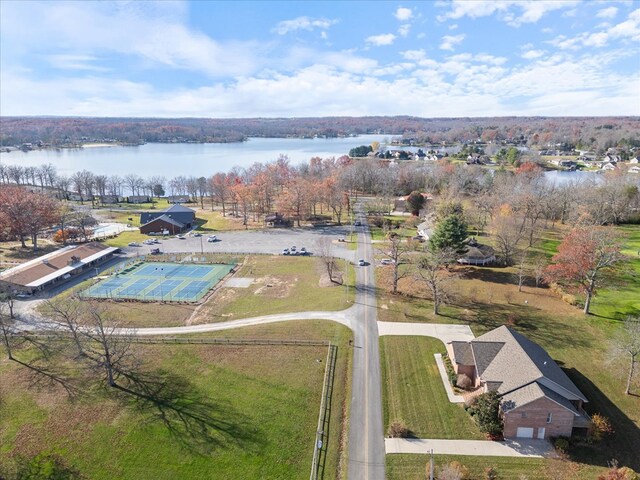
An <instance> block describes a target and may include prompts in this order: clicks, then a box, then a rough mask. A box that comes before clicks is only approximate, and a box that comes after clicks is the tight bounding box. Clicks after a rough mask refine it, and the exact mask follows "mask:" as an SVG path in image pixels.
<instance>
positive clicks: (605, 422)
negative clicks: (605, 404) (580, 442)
mask: <svg viewBox="0 0 640 480" xmlns="http://www.w3.org/2000/svg"><path fill="white" fill-rule="evenodd" d="M612 433H614V430H613V426H612V425H611V421H609V419H608V418H607V417H605V416H603V415H600V414H599V413H594V414H593V415H592V416H591V433H590V434H589V440H591V441H594V442H599V441H601V440H602V439H603V438H604V437H606V436H607V435H611V434H612Z"/></svg>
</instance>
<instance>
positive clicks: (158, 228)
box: [140, 215, 185, 235]
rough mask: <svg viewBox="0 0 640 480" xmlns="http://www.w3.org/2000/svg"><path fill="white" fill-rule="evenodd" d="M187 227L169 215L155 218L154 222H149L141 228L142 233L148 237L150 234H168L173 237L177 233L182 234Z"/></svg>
mask: <svg viewBox="0 0 640 480" xmlns="http://www.w3.org/2000/svg"><path fill="white" fill-rule="evenodd" d="M184 228H185V226H184V224H183V223H180V222H178V221H177V220H174V219H172V218H171V217H170V216H168V215H160V216H159V217H156V218H154V219H153V220H150V221H148V222H147V223H145V224H144V225H141V226H140V233H146V234H147V235H148V234H150V233H165V232H166V233H167V234H171V235H175V234H177V233H180V232H182V230H184Z"/></svg>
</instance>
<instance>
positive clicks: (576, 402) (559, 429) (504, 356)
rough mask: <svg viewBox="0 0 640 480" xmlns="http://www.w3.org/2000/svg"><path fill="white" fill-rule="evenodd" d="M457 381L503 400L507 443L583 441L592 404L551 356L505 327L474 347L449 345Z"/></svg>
mask: <svg viewBox="0 0 640 480" xmlns="http://www.w3.org/2000/svg"><path fill="white" fill-rule="evenodd" d="M446 348H447V353H448V355H449V358H450V359H451V363H452V365H453V369H454V371H455V372H456V374H458V375H462V374H464V375H466V376H467V377H469V379H471V382H472V384H473V385H475V387H476V388H478V389H480V391H482V392H489V391H497V392H498V393H499V394H500V397H501V401H500V415H501V416H502V419H503V421H504V436H505V438H539V439H548V438H552V437H559V436H566V437H570V436H573V435H578V436H584V435H586V434H587V433H588V431H589V429H590V427H591V419H590V418H589V416H588V415H587V413H586V412H585V411H584V409H583V408H582V407H583V405H584V404H585V403H587V402H588V400H587V398H586V397H585V396H584V395H583V393H582V392H581V391H580V390H579V389H578V387H576V386H575V385H574V383H573V382H572V381H571V380H570V379H569V377H568V376H567V375H566V374H565V373H564V372H563V371H562V369H561V368H560V367H559V366H558V364H557V363H556V362H554V361H553V359H552V358H551V357H550V356H549V354H548V353H547V352H546V351H545V350H544V349H543V348H542V347H541V346H540V345H538V344H537V343H535V342H533V341H531V340H529V339H528V338H527V337H525V336H524V335H522V334H520V333H518V332H516V331H515V330H513V329H511V328H509V327H507V326H501V327H498V328H496V329H494V330H491V331H490V332H487V333H485V334H484V335H481V336H479V337H477V338H475V339H473V340H471V341H470V342H461V341H452V342H449V343H447V346H446Z"/></svg>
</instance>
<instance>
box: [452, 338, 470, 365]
mask: <svg viewBox="0 0 640 480" xmlns="http://www.w3.org/2000/svg"><path fill="white" fill-rule="evenodd" d="M451 348H453V356H454V357H455V361H456V363H457V364H459V365H475V362H474V361H473V353H472V352H471V345H470V344H469V342H458V341H455V340H454V341H453V342H451Z"/></svg>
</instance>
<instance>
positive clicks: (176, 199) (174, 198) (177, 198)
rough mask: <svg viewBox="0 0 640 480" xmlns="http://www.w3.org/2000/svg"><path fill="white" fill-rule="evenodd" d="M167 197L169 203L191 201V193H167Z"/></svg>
mask: <svg viewBox="0 0 640 480" xmlns="http://www.w3.org/2000/svg"><path fill="white" fill-rule="evenodd" d="M165 198H166V199H167V202H168V203H189V202H190V201H191V199H190V198H189V195H167V196H166V197H165Z"/></svg>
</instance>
